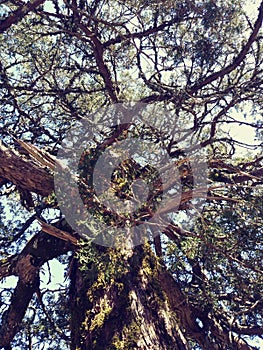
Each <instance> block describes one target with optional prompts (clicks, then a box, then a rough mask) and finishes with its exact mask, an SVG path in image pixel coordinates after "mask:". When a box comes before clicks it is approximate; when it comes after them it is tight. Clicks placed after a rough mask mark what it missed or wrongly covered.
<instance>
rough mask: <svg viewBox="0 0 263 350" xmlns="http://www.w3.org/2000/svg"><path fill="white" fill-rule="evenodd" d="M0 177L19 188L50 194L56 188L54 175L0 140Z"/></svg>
mask: <svg viewBox="0 0 263 350" xmlns="http://www.w3.org/2000/svg"><path fill="white" fill-rule="evenodd" d="M0 164H1V165H0V178H1V179H2V178H3V179H6V180H8V181H11V182H12V183H13V184H15V185H16V186H18V187H19V188H22V189H25V190H27V191H30V192H35V193H37V194H40V195H42V196H48V195H49V194H50V193H51V192H52V191H53V190H54V181H53V176H52V175H51V174H49V173H48V172H47V170H46V169H44V168H43V167H40V166H38V165H37V164H35V163H34V161H33V160H31V159H28V158H25V157H22V156H21V155H20V154H19V153H18V152H16V151H15V150H12V149H10V148H7V147H6V146H5V145H4V144H3V143H2V142H1V141H0Z"/></svg>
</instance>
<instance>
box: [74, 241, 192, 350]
mask: <svg viewBox="0 0 263 350" xmlns="http://www.w3.org/2000/svg"><path fill="white" fill-rule="evenodd" d="M94 249H95V250H96V253H95V257H94V261H92V258H91V259H90V260H89V259H87V261H89V262H88V263H87V265H86V266H84V265H83V264H82V267H80V268H79V266H80V265H79V263H78V262H77V260H75V262H74V266H73V267H72V271H71V282H72V284H71V293H70V294H71V312H72V324H71V331H72V345H71V349H72V350H73V349H74V350H76V349H81V350H84V349H90V350H91V349H94V350H101V349H109V350H114V349H116V350H117V349H125V350H126V349H127V350H128V349H131V350H134V349H140V350H142V349H145V350H146V349H147V350H149V349H160V350H161V349H163V350H168V349H171V350H177V349H180V350H181V349H188V346H187V341H186V339H185V338H184V336H183V334H182V331H181V329H180V326H179V323H178V319H177V316H176V314H175V312H174V311H172V308H171V305H170V303H169V301H168V298H167V295H166V294H165V292H164V291H163V289H162V286H161V284H160V280H159V274H160V272H161V270H162V269H163V267H162V266H161V265H160V264H159V263H158V260H157V259H156V257H154V255H153V254H152V252H151V251H150V248H148V247H145V246H139V247H136V248H135V249H134V250H133V251H129V252H126V253H125V252H120V251H117V250H114V249H105V250H104V251H103V252H102V251H101V250H102V248H99V247H94ZM99 253H100V257H101V259H100V263H99V264H97V258H96V257H97V256H99Z"/></svg>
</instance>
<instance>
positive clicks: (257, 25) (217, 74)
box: [190, 1, 263, 94]
mask: <svg viewBox="0 0 263 350" xmlns="http://www.w3.org/2000/svg"><path fill="white" fill-rule="evenodd" d="M262 20H263V1H262V2H261V4H260V7H259V14H258V18H257V20H256V22H255V25H254V29H253V31H252V33H251V35H250V37H249V39H248V41H247V43H246V44H245V45H244V47H243V49H242V50H241V51H240V53H239V54H238V56H237V57H235V58H234V60H233V62H232V63H231V64H230V65H228V66H227V67H225V68H223V69H222V70H220V71H218V72H215V73H213V74H211V75H209V76H208V77H206V78H205V79H204V80H203V81H202V82H201V83H198V84H196V85H194V86H193V87H192V88H191V89H190V93H191V94H192V93H195V92H196V91H198V90H200V89H201V88H202V87H204V86H206V85H208V84H211V83H212V82H213V81H215V80H216V79H218V78H222V77H224V76H225V75H227V74H229V73H231V72H232V71H233V70H235V69H236V68H237V67H238V66H239V65H240V63H241V62H242V61H243V60H244V59H245V57H246V55H247V54H248V52H249V50H250V48H251V46H252V44H253V42H254V41H255V40H256V38H257V35H258V32H259V30H260V28H261V25H262Z"/></svg>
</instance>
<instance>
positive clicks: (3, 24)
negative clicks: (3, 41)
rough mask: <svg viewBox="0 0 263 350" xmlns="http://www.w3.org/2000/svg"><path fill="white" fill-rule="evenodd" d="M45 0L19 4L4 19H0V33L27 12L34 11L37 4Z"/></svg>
mask: <svg viewBox="0 0 263 350" xmlns="http://www.w3.org/2000/svg"><path fill="white" fill-rule="evenodd" d="M44 2H45V0H35V1H34V0H33V1H29V2H28V3H27V4H24V5H22V6H20V7H19V8H18V9H17V10H16V11H14V13H13V14H11V15H10V16H9V17H7V18H6V19H5V20H2V21H0V33H3V32H5V31H6V30H7V29H8V28H10V27H11V26H12V25H13V24H17V23H18V22H19V21H21V19H23V18H24V17H25V16H26V15H27V14H28V13H29V12H32V11H34V10H35V9H36V8H37V7H38V6H39V5H42V4H43V3H44Z"/></svg>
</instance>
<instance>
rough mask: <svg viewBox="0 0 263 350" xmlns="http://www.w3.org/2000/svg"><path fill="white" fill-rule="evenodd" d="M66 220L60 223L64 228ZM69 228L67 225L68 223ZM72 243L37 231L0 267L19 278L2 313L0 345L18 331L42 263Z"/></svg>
mask: <svg viewBox="0 0 263 350" xmlns="http://www.w3.org/2000/svg"><path fill="white" fill-rule="evenodd" d="M64 225H65V223H59V225H57V226H59V227H60V228H64ZM67 229H68V227H67ZM73 249H75V246H74V245H73V244H72V243H71V242H69V241H65V240H61V239H58V238H56V237H54V236H51V235H49V234H46V233H45V232H42V231H41V232H39V233H38V234H37V235H36V236H34V237H33V238H32V239H31V240H30V241H29V242H28V244H27V245H26V246H25V248H24V249H23V250H22V252H21V253H20V254H19V255H15V256H13V257H12V258H10V259H9V260H8V263H6V264H4V266H2V271H1V268H0V274H1V273H2V276H0V277H3V276H7V275H16V276H19V281H18V283H17V286H16V288H15V290H14V293H13V295H12V298H11V302H10V306H9V308H8V310H7V311H6V312H5V313H4V315H3V317H2V324H1V328H0V348H2V347H6V348H7V347H8V346H10V343H11V342H12V340H13V338H14V336H15V335H16V333H17V332H18V331H19V329H20V326H21V322H22V319H23V317H24V315H25V312H26V310H27V308H28V305H29V303H30V301H31V299H32V296H33V295H34V293H35V292H36V291H37V290H38V288H39V269H40V268H41V266H42V265H43V264H44V263H45V262H47V261H49V260H51V259H53V258H56V257H58V256H60V255H62V254H65V253H67V252H68V251H70V250H73Z"/></svg>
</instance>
